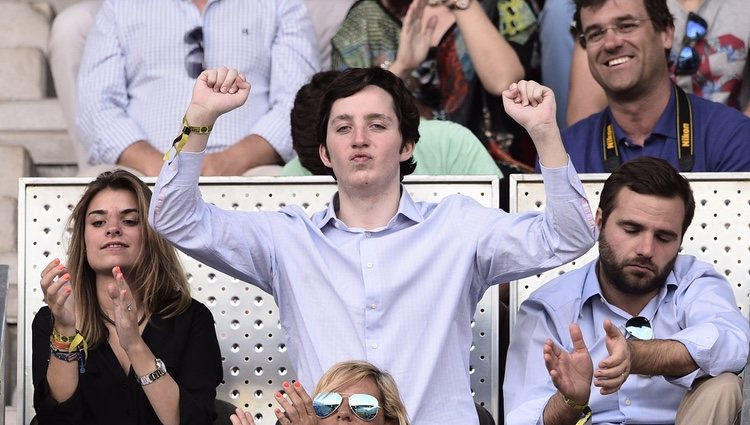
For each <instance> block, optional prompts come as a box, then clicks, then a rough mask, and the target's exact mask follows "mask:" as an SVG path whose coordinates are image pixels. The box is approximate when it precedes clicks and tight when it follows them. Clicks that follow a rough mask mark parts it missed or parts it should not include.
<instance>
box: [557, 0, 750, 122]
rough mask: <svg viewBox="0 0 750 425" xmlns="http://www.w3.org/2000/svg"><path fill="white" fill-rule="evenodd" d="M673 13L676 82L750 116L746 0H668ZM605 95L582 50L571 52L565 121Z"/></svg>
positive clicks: (598, 106)
mask: <svg viewBox="0 0 750 425" xmlns="http://www.w3.org/2000/svg"><path fill="white" fill-rule="evenodd" d="M667 6H668V7H669V11H670V12H671V13H672V14H673V15H674V28H675V30H674V38H673V40H674V41H673V43H672V50H671V52H670V57H669V58H670V72H671V74H672V78H674V80H675V82H676V83H677V85H678V86H680V87H681V88H682V89H683V90H685V91H686V92H687V93H693V94H695V95H697V96H701V97H703V98H705V99H708V100H713V101H714V102H719V103H723V104H725V105H728V106H731V107H733V108H736V109H739V110H740V111H743V112H744V113H745V115H748V116H750V102H748V97H747V96H744V97H743V96H742V95H741V93H742V92H748V91H750V88H748V87H749V86H750V82H749V81H750V76H748V74H750V62H748V60H747V57H748V52H750V15H748V14H747V13H744V12H745V7H746V4H745V1H744V0H722V1H717V0H698V1H694V0H667ZM606 106H607V97H606V95H605V94H604V91H603V90H602V89H601V87H599V85H598V84H597V82H596V80H594V78H593V77H592V76H591V72H590V71H589V67H588V63H587V60H586V52H585V50H584V49H583V48H576V49H575V52H574V53H573V60H572V70H571V80H570V101H569V105H568V117H567V122H568V125H572V124H574V123H576V122H578V121H579V120H581V119H583V118H586V117H587V116H589V115H591V114H593V113H596V112H599V111H601V110H602V109H604V108H605V107H606Z"/></svg>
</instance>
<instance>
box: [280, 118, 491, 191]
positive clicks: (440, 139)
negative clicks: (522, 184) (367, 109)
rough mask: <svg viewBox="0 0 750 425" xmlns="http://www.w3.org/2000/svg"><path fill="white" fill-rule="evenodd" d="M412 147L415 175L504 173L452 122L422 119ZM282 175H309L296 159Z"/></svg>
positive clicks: (461, 127)
mask: <svg viewBox="0 0 750 425" xmlns="http://www.w3.org/2000/svg"><path fill="white" fill-rule="evenodd" d="M419 134H420V137H419V142H417V144H416V146H415V147H414V160H415V161H417V168H416V169H415V170H414V173H413V174H415V175H492V176H494V175H498V176H500V177H501V178H502V177H503V173H502V172H501V171H500V169H499V168H498V167H497V164H495V161H494V160H493V159H492V157H491V156H490V154H489V153H487V150H486V149H485V148H484V146H483V145H482V143H481V142H480V141H479V139H477V138H476V136H474V133H472V132H471V131H469V129H467V128H466V127H464V126H462V125H460V124H456V123H454V122H451V121H438V120H422V121H420V122H419ZM281 175H282V176H309V175H312V173H310V171H308V170H307V169H306V168H305V167H303V166H302V164H300V162H299V158H297V157H295V158H293V159H292V160H291V161H289V162H288V163H287V164H286V165H285V166H284V168H283V169H282V170H281Z"/></svg>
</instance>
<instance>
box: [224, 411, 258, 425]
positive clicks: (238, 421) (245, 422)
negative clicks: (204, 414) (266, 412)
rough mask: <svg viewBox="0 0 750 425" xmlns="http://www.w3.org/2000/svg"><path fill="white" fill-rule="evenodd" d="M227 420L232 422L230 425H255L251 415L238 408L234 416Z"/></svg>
mask: <svg viewBox="0 0 750 425" xmlns="http://www.w3.org/2000/svg"><path fill="white" fill-rule="evenodd" d="M229 420H230V421H232V425H255V421H254V420H253V415H252V414H251V413H250V412H246V411H244V410H242V409H240V408H239V407H238V408H237V409H235V411H234V414H232V416H230V417H229Z"/></svg>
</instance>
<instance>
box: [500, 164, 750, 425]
mask: <svg viewBox="0 0 750 425" xmlns="http://www.w3.org/2000/svg"><path fill="white" fill-rule="evenodd" d="M694 210H695V201H694V199H693V193H692V190H691V189H690V184H689V182H688V181H687V179H685V178H684V177H682V176H680V174H679V173H678V172H677V171H676V170H675V169H674V167H672V166H671V165H670V164H668V163H667V162H666V161H664V160H661V159H658V158H651V157H643V158H637V159H633V160H631V161H628V162H625V163H624V164H623V165H621V166H620V167H619V168H618V169H617V170H615V171H614V172H613V173H612V174H611V175H610V176H609V178H608V179H607V180H606V182H605V183H604V187H603V189H602V192H601V198H600V202H599V208H598V210H597V212H596V222H597V226H598V227H599V230H600V235H599V258H598V259H596V260H594V261H592V262H591V263H589V264H588V265H585V266H583V267H582V268H580V269H577V270H574V271H572V272H568V273H566V274H564V275H562V276H560V277H558V278H556V279H554V280H553V281H551V282H549V283H547V284H545V285H544V286H542V287H541V288H539V289H538V290H536V291H535V292H534V293H532V294H531V295H530V296H529V298H528V299H527V300H526V301H524V302H523V303H522V305H521V308H520V311H519V313H518V319H517V322H516V325H515V329H513V333H512V338H511V344H510V348H509V351H508V357H507V364H508V366H509V367H507V368H506V372H505V373H506V375H505V383H504V396H505V412H506V414H507V416H506V423H509V424H513V425H522V424H538V423H544V424H545V425H563V424H571V425H572V424H584V423H586V422H587V421H590V422H591V423H594V424H623V423H633V424H675V423H677V424H701V425H707V424H716V425H719V424H721V425H727V424H731V423H734V422H733V421H734V420H735V417H737V415H738V413H739V410H740V408H741V406H742V393H741V384H740V380H739V378H738V377H737V376H736V375H735V374H734V373H736V372H739V371H740V370H742V368H743V367H744V366H745V363H746V362H747V358H748V344H750V325H748V321H747V319H746V318H745V317H743V316H742V314H741V313H740V311H739V309H738V307H737V303H736V300H735V297H734V293H733V291H732V288H731V285H730V284H729V282H728V281H727V279H726V278H725V277H724V276H723V275H722V274H721V273H719V272H718V271H716V270H715V269H714V267H713V266H712V265H711V264H708V263H704V262H701V261H699V260H697V259H696V258H694V257H692V256H689V255H678V252H679V249H680V245H681V243H682V238H683V236H684V234H685V231H686V230H687V228H688V227H689V225H690V222H691V221H692V218H693V213H694Z"/></svg>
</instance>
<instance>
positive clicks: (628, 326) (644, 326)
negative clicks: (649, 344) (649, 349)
mask: <svg viewBox="0 0 750 425" xmlns="http://www.w3.org/2000/svg"><path fill="white" fill-rule="evenodd" d="M625 339H639V340H642V341H648V340H650V339H654V330H653V329H652V328H651V322H649V320H648V319H646V318H645V317H643V316H633V317H631V318H630V319H628V321H627V322H625Z"/></svg>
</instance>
